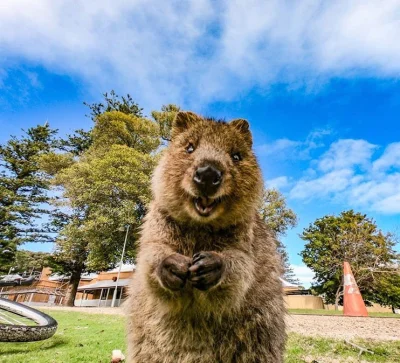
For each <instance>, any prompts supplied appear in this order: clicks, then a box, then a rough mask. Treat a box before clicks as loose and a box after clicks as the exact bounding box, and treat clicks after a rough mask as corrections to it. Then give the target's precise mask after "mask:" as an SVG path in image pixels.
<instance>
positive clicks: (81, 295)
mask: <svg viewBox="0 0 400 363" xmlns="http://www.w3.org/2000/svg"><path fill="white" fill-rule="evenodd" d="M134 272H135V265H123V266H122V267H121V273H120V276H119V280H118V286H117V277H118V268H115V269H113V270H110V271H104V272H100V273H99V274H98V275H95V276H93V278H92V279H91V280H90V281H82V279H81V282H80V283H79V287H78V293H77V294H76V298H75V306H111V304H112V300H113V297H114V293H115V289H116V286H117V293H116V296H115V304H114V306H120V305H121V303H122V302H123V301H124V300H125V299H126V297H127V286H128V285H129V282H130V280H131V279H132V276H133V274H134Z"/></svg>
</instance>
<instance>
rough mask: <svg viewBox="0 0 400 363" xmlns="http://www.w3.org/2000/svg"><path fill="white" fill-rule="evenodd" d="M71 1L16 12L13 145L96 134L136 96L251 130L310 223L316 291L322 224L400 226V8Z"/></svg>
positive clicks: (4, 83) (306, 277)
mask: <svg viewBox="0 0 400 363" xmlns="http://www.w3.org/2000/svg"><path fill="white" fill-rule="evenodd" d="M69 4H70V3H69V2H68V1H59V2H53V1H45V0H42V1H37V2H31V1H25V0H14V1H4V2H2V4H1V6H0V34H1V36H0V54H1V57H0V130H1V132H0V142H5V141H6V140H7V138H8V136H9V135H10V134H14V135H18V134H20V132H21V131H20V129H21V128H28V127H29V126H33V125H36V124H38V123H43V122H45V121H46V120H48V121H49V122H50V124H51V125H52V126H53V127H56V128H58V129H60V132H61V133H62V134H65V133H70V132H72V131H73V130H74V129H76V128H89V127H90V126H91V121H90V119H88V118H86V117H85V113H87V109H86V107H84V106H83V104H82V102H83V101H88V102H92V101H98V100H100V98H101V93H103V92H106V91H109V90H111V89H115V90H116V91H117V93H119V94H124V93H127V92H129V93H130V94H131V95H132V96H133V98H134V99H135V100H136V101H137V102H138V103H139V104H140V105H141V106H142V107H144V108H145V113H146V114H150V112H151V110H153V109H159V108H160V107H161V105H163V104H167V103H176V104H179V105H181V107H183V108H184V109H190V110H193V111H195V112H198V113H201V114H204V115H207V116H215V117H222V118H226V119H230V118H234V117H243V118H246V119H248V120H249V121H250V123H251V128H252V131H253V133H254V141H255V150H256V153H257V155H258V158H259V161H260V164H261V166H262V169H263V174H264V177H265V180H266V184H267V185H269V186H275V187H277V188H278V189H279V190H281V191H282V192H283V193H284V194H285V196H286V197H287V201H288V204H289V206H290V207H291V208H293V209H294V210H295V212H296V213H297V214H298V216H299V219H300V222H299V226H298V227H297V228H295V229H294V230H292V231H290V232H289V233H288V235H287V236H286V237H285V238H284V241H285V243H286V244H287V246H288V251H289V255H290V261H291V263H292V264H293V265H294V267H295V271H296V272H297V274H298V275H299V277H300V279H301V280H302V281H303V282H304V283H307V281H310V276H311V275H310V272H309V271H308V270H307V269H306V268H304V266H303V265H302V262H301V258H300V257H299V256H298V253H299V252H300V251H301V249H302V247H303V242H302V241H301V240H300V238H299V237H298V234H299V233H300V232H301V231H302V229H303V228H304V227H305V226H307V225H308V224H309V223H311V222H312V221H313V220H315V219H316V218H318V217H321V216H323V215H325V214H330V213H339V212H340V211H342V210H344V209H349V208H354V209H356V210H357V211H360V212H365V213H367V214H368V215H369V216H371V217H373V218H374V219H375V220H376V221H377V223H378V225H379V226H380V227H381V228H382V229H383V230H385V231H396V230H397V229H400V170H399V169H400V132H399V114H400V82H399V76H400V42H398V39H397V38H398V36H397V35H398V34H400V3H399V2H397V1H387V2H379V3H378V2H375V1H354V2H351V4H350V3H347V2H337V1H332V2H323V1H320V2H318V1H315V2H312V3H311V2H286V1H270V2H264V1H256V0H255V1H225V2H224V1H222V2H213V1H206V0H198V1H196V2H195V1H193V2H190V1H189V2H186V3H185V5H182V3H181V2H174V1H172V2H168V3H165V2H161V1H146V2H144V1H132V2H126V1H114V2H112V3H110V2H108V1H97V2H96V4H91V5H90V6H89V5H87V4H86V3H85V1H77V2H76V3H75V4H74V6H73V7H72V6H70V5H69ZM21 9H24V10H23V11H21ZM31 247H32V248H35V249H38V248H40V249H49V248H50V247H49V246H43V245H39V246H31Z"/></svg>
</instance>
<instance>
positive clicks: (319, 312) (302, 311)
mask: <svg viewBox="0 0 400 363" xmlns="http://www.w3.org/2000/svg"><path fill="white" fill-rule="evenodd" d="M289 313H290V314H302V315H343V311H340V310H324V309H319V310H318V309H289ZM368 316H370V317H377V318H397V319H399V318H400V314H393V313H368Z"/></svg>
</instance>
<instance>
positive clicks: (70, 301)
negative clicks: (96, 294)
mask: <svg viewBox="0 0 400 363" xmlns="http://www.w3.org/2000/svg"><path fill="white" fill-rule="evenodd" d="M82 270H83V268H82V267H81V268H78V269H77V270H75V271H74V272H73V273H72V275H71V279H70V280H69V285H68V291H67V293H66V295H65V299H64V304H63V305H65V306H74V301H75V296H76V292H77V290H78V285H79V281H80V280H81V274H82Z"/></svg>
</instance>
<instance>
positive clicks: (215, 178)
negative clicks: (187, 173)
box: [193, 165, 222, 195]
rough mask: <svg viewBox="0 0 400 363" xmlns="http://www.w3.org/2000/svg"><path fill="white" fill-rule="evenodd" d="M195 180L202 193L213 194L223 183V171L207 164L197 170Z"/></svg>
mask: <svg viewBox="0 0 400 363" xmlns="http://www.w3.org/2000/svg"><path fill="white" fill-rule="evenodd" d="M193 181H194V182H195V183H196V185H197V187H198V188H199V190H200V191H201V192H202V194H204V195H212V194H214V193H215V192H216V191H217V190H218V188H219V186H220V184H221V181H222V172H221V171H220V170H218V169H217V168H216V167H214V166H212V165H205V166H202V167H200V168H198V169H197V170H196V171H195V173H194V176H193Z"/></svg>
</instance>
